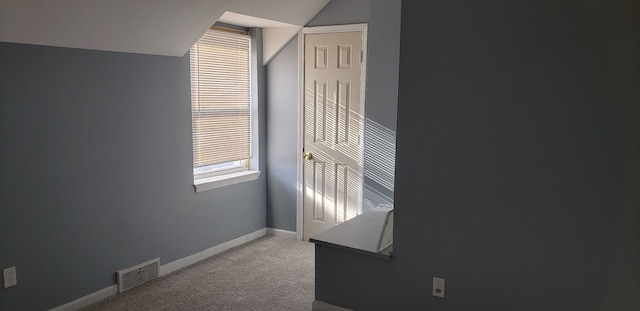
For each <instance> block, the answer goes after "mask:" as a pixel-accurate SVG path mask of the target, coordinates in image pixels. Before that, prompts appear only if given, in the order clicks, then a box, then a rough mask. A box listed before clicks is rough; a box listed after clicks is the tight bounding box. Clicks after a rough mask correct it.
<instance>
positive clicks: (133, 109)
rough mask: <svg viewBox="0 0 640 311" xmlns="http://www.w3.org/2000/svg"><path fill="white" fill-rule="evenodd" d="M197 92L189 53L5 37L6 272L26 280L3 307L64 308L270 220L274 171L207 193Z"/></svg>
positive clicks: (1, 144)
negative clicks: (196, 153) (142, 266)
mask: <svg viewBox="0 0 640 311" xmlns="http://www.w3.org/2000/svg"><path fill="white" fill-rule="evenodd" d="M259 58H260V59H261V57H259ZM259 71H260V72H259V76H260V77H261V79H262V80H263V81H262V82H264V70H263V68H262V67H259ZM261 94H262V96H263V97H264V91H263V92H262V93H261ZM189 96H190V94H189V58H188V55H187V56H185V57H182V58H176V57H162V56H149V55H137V54H125V53H111V52H98V51H88V50H80V49H66V48H54V47H43V46H33V45H20V44H7V43H0V172H1V173H0V267H2V268H6V267H9V266H14V265H15V266H16V267H17V276H18V285H17V286H16V287H12V288H8V289H0V310H43V309H49V308H52V307H55V306H59V305H62V304H64V303H67V302H70V301H72V300H74V299H76V298H78V297H81V296H84V295H87V294H89V293H92V292H94V291H96V290H100V289H103V288H105V287H108V286H110V285H112V284H115V271H116V270H119V269H123V268H126V267H129V266H132V265H135V264H138V263H141V262H143V261H146V260H149V259H152V258H155V257H160V260H161V264H165V263H168V262H171V261H174V260H176V259H180V258H183V257H185V256H188V255H192V254H194V253H197V252H199V251H202V250H204V249H206V248H209V247H212V246H215V245H217V244H220V243H222V242H226V241H229V240H231V239H234V238H236V237H239V236H242V235H245V234H247V233H250V232H253V231H255V230H258V229H261V228H264V226H265V222H266V219H265V209H266V206H265V201H266V185H265V183H266V178H264V177H263V176H262V177H260V179H259V180H256V181H252V182H247V183H242V184H238V185H234V186H229V187H224V188H220V189H216V190H212V191H207V192H203V193H195V191H194V188H193V182H192V162H191V161H192V153H191V152H192V147H191V116H190V97H189ZM260 100H261V102H262V104H261V107H259V109H260V110H261V111H264V108H265V107H264V98H261V99H260ZM260 119H261V124H262V128H261V132H262V133H263V137H262V138H263V139H265V137H264V132H265V127H264V124H265V118H264V113H262V116H261V117H260ZM261 154H262V155H263V159H262V161H261V163H265V161H266V158H264V154H265V152H261Z"/></svg>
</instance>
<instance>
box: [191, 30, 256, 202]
mask: <svg viewBox="0 0 640 311" xmlns="http://www.w3.org/2000/svg"><path fill="white" fill-rule="evenodd" d="M190 59H191V64H190V67H191V115H192V132H193V176H194V184H195V186H196V191H198V192H199V191H203V190H209V189H213V188H217V187H221V186H226V185H229V184H233V183H236V182H241V181H245V180H251V179H255V178H257V174H256V176H254V177H255V178H251V176H250V175H251V173H257V172H252V171H248V169H249V160H250V158H251V138H252V137H251V136H252V135H251V132H252V131H251V111H252V109H251V104H252V101H251V36H250V35H249V34H248V33H247V32H244V31H235V30H233V31H229V30H222V28H219V27H215V28H213V29H211V30H208V31H207V32H206V33H205V34H204V35H203V36H202V37H201V38H200V40H198V42H196V44H194V45H193V47H192V48H191V50H190Z"/></svg>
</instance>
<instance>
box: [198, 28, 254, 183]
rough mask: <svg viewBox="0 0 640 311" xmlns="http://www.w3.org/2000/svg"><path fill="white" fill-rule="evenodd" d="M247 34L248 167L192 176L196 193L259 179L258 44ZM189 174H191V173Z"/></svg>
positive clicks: (252, 33) (252, 32)
mask: <svg viewBox="0 0 640 311" xmlns="http://www.w3.org/2000/svg"><path fill="white" fill-rule="evenodd" d="M249 34H250V36H251V59H250V69H249V70H251V90H250V92H251V94H250V100H251V121H250V122H251V157H250V158H249V167H248V168H247V169H245V170H242V171H240V172H238V171H235V170H232V172H230V173H226V174H221V175H217V176H210V175H207V174H199V175H194V177H193V187H194V188H195V191H196V193H199V192H204V191H208V190H213V189H217V188H222V187H226V186H231V185H235V184H239V183H244V182H249V181H252V180H256V179H258V178H259V177H260V170H259V162H260V161H259V155H260V151H259V150H260V149H259V139H258V137H259V133H258V126H259V124H258V87H259V85H258V67H257V66H258V65H259V64H258V46H257V44H258V42H257V39H256V36H255V33H254V30H253V29H251V30H249ZM192 148H193V147H192ZM191 173H192V174H193V171H192V172H191ZM205 176H206V177H205Z"/></svg>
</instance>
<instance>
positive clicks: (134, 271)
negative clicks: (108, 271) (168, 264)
mask: <svg viewBox="0 0 640 311" xmlns="http://www.w3.org/2000/svg"><path fill="white" fill-rule="evenodd" d="M159 269H160V258H156V259H152V260H149V261H147V262H144V263H141V264H139V265H136V266H133V267H131V268H127V269H123V270H120V271H118V293H122V292H124V291H126V290H129V289H132V288H134V287H136V286H139V285H142V284H144V283H146V282H148V281H151V280H153V279H155V278H157V277H158V270H159Z"/></svg>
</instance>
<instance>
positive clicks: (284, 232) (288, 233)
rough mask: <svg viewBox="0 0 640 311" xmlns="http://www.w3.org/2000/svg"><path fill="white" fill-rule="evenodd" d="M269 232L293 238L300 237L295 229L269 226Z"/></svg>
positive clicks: (269, 233)
mask: <svg viewBox="0 0 640 311" xmlns="http://www.w3.org/2000/svg"><path fill="white" fill-rule="evenodd" d="M267 234H268V235H273V236H277V237H281V238H287V239H293V240H297V239H298V234H297V233H296V232H295V231H289V230H282V229H276V228H267Z"/></svg>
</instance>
